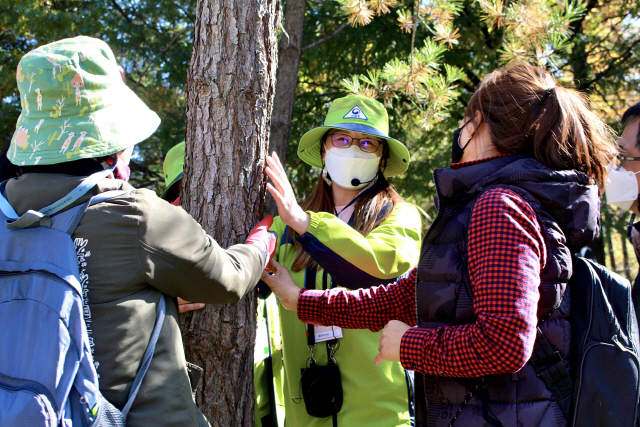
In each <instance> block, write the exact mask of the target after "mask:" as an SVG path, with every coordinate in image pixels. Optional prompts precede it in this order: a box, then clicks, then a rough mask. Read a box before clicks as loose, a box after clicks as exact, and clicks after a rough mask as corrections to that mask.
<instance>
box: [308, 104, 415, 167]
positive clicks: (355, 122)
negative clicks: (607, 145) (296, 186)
mask: <svg viewBox="0 0 640 427" xmlns="http://www.w3.org/2000/svg"><path fill="white" fill-rule="evenodd" d="M331 128H333V129H343V130H350V131H355V132H361V133H366V134H367V135H372V136H377V137H378V138H383V139H384V140H386V141H387V144H388V145H389V159H387V166H386V168H385V170H384V176H387V177H389V176H395V175H400V174H401V173H404V172H405V171H406V170H407V168H408V167H409V161H410V156H409V150H407V147H405V146H404V144H403V143H402V142H400V141H398V140H397V139H394V138H391V137H390V136H388V133H389V116H388V115H387V110H386V109H385V108H384V105H382V104H381V103H379V102H378V101H376V100H374V99H371V98H367V97H366V96H358V95H348V96H345V97H344V98H338V99H336V100H335V101H333V103H331V107H330V108H329V112H328V113H327V117H326V118H325V119H324V125H322V126H318V127H316V128H313V129H311V130H310V131H308V132H307V133H305V134H304V135H302V138H300V144H299V145H298V157H300V159H302V160H303V161H304V162H305V163H308V164H310V165H311V166H315V167H317V168H322V167H323V164H322V157H321V155H320V143H321V141H320V140H321V139H322V136H323V135H324V134H325V133H326V132H327V131H328V130H329V129H331Z"/></svg>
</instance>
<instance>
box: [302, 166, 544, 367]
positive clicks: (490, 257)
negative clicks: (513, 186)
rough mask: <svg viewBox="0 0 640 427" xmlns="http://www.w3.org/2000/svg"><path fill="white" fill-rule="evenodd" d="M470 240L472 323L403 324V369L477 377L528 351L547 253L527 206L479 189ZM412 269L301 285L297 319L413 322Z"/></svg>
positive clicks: (371, 324) (346, 323)
mask: <svg viewBox="0 0 640 427" xmlns="http://www.w3.org/2000/svg"><path fill="white" fill-rule="evenodd" d="M474 163H476V162H474ZM469 164H472V163H471V162H469V163H465V164H457V165H452V168H457V167H463V166H468V165H469ZM468 245H469V246H468V250H469V276H470V279H471V286H472V287H473V291H474V310H475V314H476V316H477V319H476V321H475V323H472V324H467V325H456V326H446V327H439V328H434V329H422V328H411V329H409V330H408V331H407V332H405V334H404V335H403V337H402V342H401V344H400V361H401V362H402V365H403V366H404V367H405V368H407V369H410V370H415V371H418V372H422V373H424V374H427V375H444V376H449V377H479V376H483V375H490V374H497V373H505V372H516V371H518V370H519V369H520V368H521V367H522V366H524V364H525V363H526V362H527V361H528V360H529V357H531V352H532V351H533V344H534V341H535V337H536V324H537V322H538V319H537V317H536V309H537V304H538V299H539V293H538V286H539V285H540V271H541V269H542V268H543V267H544V260H545V259H546V248H545V245H544V240H543V238H542V235H541V231H540V226H539V224H538V221H537V219H536V215H535V213H534V212H533V209H532V208H531V206H530V205H529V204H528V203H527V202H525V201H524V200H523V199H522V197H520V196H519V195H517V194H516V193H514V192H513V191H511V190H507V189H504V188H494V189H490V190H487V191H485V192H484V193H483V194H482V195H481V196H480V197H479V198H478V200H477V202H476V204H475V206H474V209H473V213H472V216H471V223H470V225H469V243H468ZM416 274H417V270H416V269H415V268H414V269H413V270H412V271H411V272H410V274H409V276H408V277H406V278H403V279H400V280H398V281H397V282H395V283H391V284H389V285H383V286H377V287H372V288H367V289H358V290H355V291H349V290H346V289H343V288H339V289H330V290H326V291H316V290H306V289H303V290H302V291H301V293H300V297H299V299H298V317H299V318H300V320H302V321H303V322H305V323H312V324H316V325H337V326H342V327H345V328H352V329H370V330H372V331H378V330H380V329H382V328H384V326H385V325H386V324H387V322H388V321H389V320H394V319H395V320H400V321H402V322H404V323H406V324H408V325H410V326H415V325H416V311H415V281H416Z"/></svg>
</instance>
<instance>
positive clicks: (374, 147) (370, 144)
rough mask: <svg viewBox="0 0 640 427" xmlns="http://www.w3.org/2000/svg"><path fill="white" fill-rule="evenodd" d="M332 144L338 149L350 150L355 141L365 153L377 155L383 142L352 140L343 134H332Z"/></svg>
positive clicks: (366, 139)
mask: <svg viewBox="0 0 640 427" xmlns="http://www.w3.org/2000/svg"><path fill="white" fill-rule="evenodd" d="M329 136H330V137H331V142H332V143H333V146H334V147H336V148H348V147H350V146H351V144H352V143H353V141H358V147H359V148H360V149H361V150H362V151H364V152H365V153H375V152H376V151H378V148H380V144H381V143H382V141H379V140H377V139H373V138H352V137H350V136H349V135H345V134H343V133H330V134H329Z"/></svg>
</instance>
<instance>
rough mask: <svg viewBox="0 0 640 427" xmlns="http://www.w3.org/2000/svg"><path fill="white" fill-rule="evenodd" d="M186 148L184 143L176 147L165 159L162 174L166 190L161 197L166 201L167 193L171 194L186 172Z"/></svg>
mask: <svg viewBox="0 0 640 427" xmlns="http://www.w3.org/2000/svg"><path fill="white" fill-rule="evenodd" d="M184 147H185V142H184V141H182V142H181V143H179V144H176V145H174V146H173V147H172V148H171V150H169V151H168V152H167V155H166V157H165V158H164V163H163V164H162V172H163V173H164V184H165V189H164V191H163V192H162V194H161V195H160V197H162V198H163V199H166V196H167V193H169V191H171V189H172V188H173V187H174V185H175V184H176V183H177V182H178V181H179V180H180V179H181V178H182V175H183V171H184Z"/></svg>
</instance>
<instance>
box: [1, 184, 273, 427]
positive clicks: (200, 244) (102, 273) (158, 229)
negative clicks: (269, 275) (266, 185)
mask: <svg viewBox="0 0 640 427" xmlns="http://www.w3.org/2000/svg"><path fill="white" fill-rule="evenodd" d="M82 179H83V178H81V177H74V176H69V175H62V174H33V173H32V174H26V175H23V176H21V177H20V178H17V179H13V180H11V181H9V183H8V184H7V187H6V192H7V198H8V200H9V203H10V204H11V205H12V206H13V207H14V209H15V210H16V212H17V213H18V214H20V215H21V214H22V213H24V212H25V211H26V210H28V209H36V210H37V209H41V208H43V207H45V206H47V205H49V204H51V203H53V202H55V201H56V200H58V199H60V198H62V197H63V196H64V195H66V194H67V193H68V192H69V191H70V190H72V189H73V188H74V187H76V186H77V185H78V184H79V183H80V181H81V180H82ZM118 189H124V190H131V192H130V193H128V194H126V195H123V196H118V197H115V198H113V199H110V200H108V201H106V202H103V203H100V204H97V205H94V206H91V207H89V208H88V209H87V212H86V214H85V216H84V217H83V219H82V221H81V222H80V225H79V226H78V228H77V229H76V231H75V233H74V234H73V238H74V242H75V244H76V249H77V255H78V264H79V267H80V279H81V283H82V285H83V291H84V298H85V304H88V305H85V322H86V324H87V329H88V332H89V341H90V343H91V346H92V350H93V357H94V363H95V365H96V367H97V372H98V375H99V381H100V391H101V392H102V393H103V395H104V396H105V397H106V398H107V399H108V400H109V401H110V402H111V403H113V404H114V405H115V406H116V407H118V408H122V407H123V406H124V404H125V403H126V401H127V397H128V395H129V390H130V387H131V384H132V382H133V379H134V377H135V375H136V372H137V370H138V368H139V366H140V361H141V359H142V355H143V353H144V351H145V349H146V347H147V344H148V342H149V338H150V336H151V331H152V330H153V325H154V323H155V316H156V309H155V308H156V306H157V303H158V302H159V300H160V295H161V293H164V294H165V295H167V296H169V297H174V298H167V302H168V304H167V314H166V318H165V321H164V324H163V327H162V331H161V334H160V338H159V340H158V343H157V346H156V349H155V354H154V357H153V360H152V362H151V366H150V367H149V370H148V372H147V374H146V376H145V378H144V381H143V382H142V386H141V388H140V392H139V393H138V396H137V398H136V400H135V402H134V404H133V407H132V408H131V412H129V416H128V417H127V426H128V427H136V426H145V427H146V426H154V427H156V426H158V427H169V426H199V425H200V426H206V425H208V424H207V421H206V419H205V418H204V416H203V415H202V414H201V413H200V411H199V410H198V409H197V407H196V405H195V403H194V401H193V398H192V394H191V385H190V382H189V377H188V375H187V368H186V361H185V356H184V349H183V347H182V338H181V335H180V328H179V322H178V308H177V303H176V299H175V297H178V296H179V297H182V298H184V299H186V300H190V301H199V302H203V303H209V304H226V303H232V302H236V301H238V300H239V299H240V298H241V297H242V296H244V295H245V294H246V293H248V292H249V291H250V290H251V289H253V287H254V286H255V284H256V283H257V282H258V280H259V278H260V273H261V271H262V270H263V268H264V266H265V260H266V254H265V253H264V250H263V249H262V248H259V247H258V246H257V245H235V246H232V247H230V248H228V249H226V250H225V249H222V248H220V246H218V244H217V243H216V242H215V240H213V239H212V238H211V237H209V236H208V235H207V234H206V233H205V232H204V231H203V230H202V228H201V227H200V225H199V224H198V223H197V222H196V221H195V220H194V219H193V218H192V217H191V216H190V215H189V214H187V213H186V212H185V211H184V210H183V209H182V208H180V207H176V206H171V205H170V204H169V203H167V202H166V201H164V200H162V199H160V198H159V197H157V196H156V194H155V193H154V192H153V191H150V190H134V189H133V187H131V186H130V185H129V184H127V183H126V182H124V181H121V180H113V179H105V180H103V181H102V182H100V183H99V184H98V185H97V186H96V187H94V188H93V189H92V190H91V191H90V192H89V193H88V194H87V195H86V196H85V197H83V198H81V199H80V200H79V201H78V202H76V203H75V205H77V204H79V203H82V202H84V201H86V200H88V198H89V197H91V196H92V195H95V194H97V193H100V192H104V191H109V190H118ZM34 351H35V350H34Z"/></svg>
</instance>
